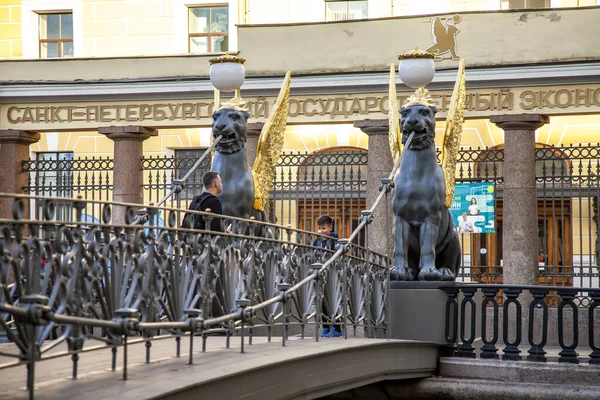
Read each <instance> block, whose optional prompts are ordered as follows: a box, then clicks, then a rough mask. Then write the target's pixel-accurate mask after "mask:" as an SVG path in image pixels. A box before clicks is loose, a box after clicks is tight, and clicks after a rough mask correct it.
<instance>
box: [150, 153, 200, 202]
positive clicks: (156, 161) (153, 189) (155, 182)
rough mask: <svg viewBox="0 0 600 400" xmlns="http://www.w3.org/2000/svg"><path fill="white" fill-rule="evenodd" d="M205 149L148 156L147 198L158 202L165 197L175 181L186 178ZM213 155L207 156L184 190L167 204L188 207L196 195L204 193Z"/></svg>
mask: <svg viewBox="0 0 600 400" xmlns="http://www.w3.org/2000/svg"><path fill="white" fill-rule="evenodd" d="M204 151H205V149H202V150H200V149H198V150H196V149H185V150H176V152H175V155H173V156H160V157H152V156H150V157H144V158H143V159H142V170H143V171H144V184H143V188H144V201H146V202H147V203H157V202H158V201H160V200H161V199H162V198H163V197H165V196H166V195H167V194H168V193H169V191H170V190H171V189H172V187H173V180H177V179H182V178H183V177H184V176H185V175H186V174H187V173H188V172H189V171H190V169H192V168H193V166H194V164H195V163H196V161H198V158H200V156H201V155H202V153H204ZM210 164H211V160H210V157H207V158H206V159H204V160H203V161H202V162H201V163H200V165H198V167H197V168H196V169H194V170H193V171H192V173H191V175H190V177H189V179H188V181H187V183H186V185H185V187H184V188H183V189H182V190H181V192H179V193H177V195H176V196H172V197H171V198H169V199H168V200H167V202H166V203H165V206H168V207H175V208H186V207H187V205H188V203H189V202H190V201H191V200H192V199H193V198H194V196H197V195H199V194H200V193H202V190H203V185H202V176H203V175H204V173H205V172H207V171H209V170H210Z"/></svg>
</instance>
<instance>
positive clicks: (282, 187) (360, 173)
mask: <svg viewBox="0 0 600 400" xmlns="http://www.w3.org/2000/svg"><path fill="white" fill-rule="evenodd" d="M367 159H368V155H367V152H366V151H365V150H363V149H358V148H346V147H343V148H332V149H329V150H328V151H326V152H320V153H283V154H282V155H281V157H280V159H279V163H278V165H277V171H276V174H275V179H274V181H273V190H272V191H271V195H270V201H269V210H268V213H269V216H270V218H271V221H272V222H275V221H276V222H277V223H279V224H281V225H286V226H287V225H291V226H295V227H298V228H299V229H305V230H308V231H313V230H316V225H315V224H316V220H317V219H318V218H319V216H321V215H324V214H325V215H329V216H330V217H331V218H332V219H333V220H334V230H335V231H336V232H337V233H338V234H340V236H348V235H349V234H350V232H352V231H353V230H354V229H355V228H356V226H357V225H358V221H359V219H360V213H361V210H364V209H365V208H366V198H367V193H366V185H367Z"/></svg>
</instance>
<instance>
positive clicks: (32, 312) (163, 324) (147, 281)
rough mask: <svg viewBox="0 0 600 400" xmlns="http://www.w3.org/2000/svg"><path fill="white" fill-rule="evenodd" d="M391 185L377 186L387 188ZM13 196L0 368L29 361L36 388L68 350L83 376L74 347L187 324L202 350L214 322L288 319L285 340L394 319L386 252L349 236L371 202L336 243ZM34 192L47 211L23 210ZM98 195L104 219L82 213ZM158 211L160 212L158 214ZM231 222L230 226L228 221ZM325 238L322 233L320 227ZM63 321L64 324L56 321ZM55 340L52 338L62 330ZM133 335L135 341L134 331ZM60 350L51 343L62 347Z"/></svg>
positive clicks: (4, 255) (379, 325)
mask: <svg viewBox="0 0 600 400" xmlns="http://www.w3.org/2000/svg"><path fill="white" fill-rule="evenodd" d="M387 193H388V191H385V193H382V194H381V196H380V197H381V198H382V197H383V196H384V195H387ZM0 197H3V198H6V197H13V198H16V200H15V207H13V212H14V220H2V221H0V231H1V232H2V238H1V239H0V288H1V289H2V290H0V330H3V331H5V332H6V334H7V335H8V337H9V338H10V339H11V340H12V341H14V343H15V345H16V348H15V350H14V351H12V352H11V351H6V350H4V349H3V350H2V351H0V356H2V357H10V358H12V359H14V360H15V361H14V362H12V363H5V364H2V365H0V370H1V369H5V368H10V367H16V366H19V365H23V364H27V366H28V375H27V388H28V390H29V394H30V398H33V396H34V388H35V386H34V380H35V364H36V363H37V362H39V361H43V360H46V359H51V358H56V357H59V356H71V359H72V362H73V377H74V378H76V377H77V371H78V360H79V354H81V353H83V352H86V351H97V350H99V349H102V348H105V349H107V350H110V351H112V355H113V357H112V368H113V370H115V368H116V357H117V351H118V350H117V349H118V348H119V347H122V348H123V349H124V352H123V355H124V360H123V361H124V363H123V365H124V367H123V377H124V379H127V346H128V344H132V342H137V343H145V344H146V357H147V360H149V359H150V357H151V354H150V349H151V342H152V340H158V339H164V338H165V337H172V338H174V339H175V340H176V343H177V354H179V352H180V340H181V338H182V337H183V336H185V335H186V333H187V334H189V338H190V342H191V343H190V351H189V354H188V356H189V363H193V359H194V352H193V348H192V343H193V338H194V336H195V335H196V334H200V335H202V342H203V350H205V349H206V341H207V340H208V335H209V333H211V332H217V331H219V332H224V333H225V335H226V336H227V343H228V347H229V341H230V337H231V336H232V335H239V336H240V338H241V343H242V346H241V348H242V352H243V351H244V350H243V349H244V347H243V344H244V340H245V339H244V335H245V334H247V335H249V338H247V339H246V340H249V341H250V343H251V341H252V336H253V332H254V331H256V330H258V329H260V328H263V329H264V328H267V330H268V335H269V340H270V338H271V329H272V328H273V327H274V326H283V330H282V331H283V335H282V337H281V340H282V342H283V345H285V343H286V340H288V338H287V335H288V332H289V330H290V328H291V327H293V326H297V327H299V328H300V330H301V332H302V336H303V337H304V331H305V328H306V327H307V326H313V327H314V331H315V335H316V340H319V333H320V328H321V327H322V326H323V325H331V324H335V325H340V326H342V327H343V328H342V329H343V332H344V335H345V337H348V334H349V332H354V334H356V333H357V330H358V329H362V330H364V333H365V336H371V335H373V334H377V332H379V334H383V335H385V332H386V330H387V310H388V308H387V287H388V286H389V274H388V271H389V259H388V258H387V257H384V256H382V255H380V254H377V253H374V252H372V251H370V250H369V249H368V248H365V247H361V246H357V245H354V244H353V243H352V239H353V238H354V237H355V236H356V235H358V232H360V231H365V236H368V229H367V224H368V223H369V222H370V221H371V213H372V211H369V212H368V211H364V212H363V216H362V218H361V222H360V224H359V226H358V227H357V229H356V230H355V231H354V232H353V233H352V235H350V237H349V239H340V240H338V241H337V245H336V247H335V249H333V250H332V249H329V248H321V247H315V246H313V243H314V240H315V239H316V238H317V237H318V235H316V234H314V233H313V232H306V231H302V230H297V229H292V228H284V227H282V226H278V225H274V224H268V223H260V222H256V221H253V220H241V219H235V218H227V219H226V218H223V217H222V216H215V215H212V214H207V213H201V212H191V214H193V215H194V216H195V218H203V219H204V220H205V223H206V226H210V222H211V220H212V219H213V218H220V219H221V220H220V227H221V229H223V231H221V232H216V231H209V230H189V229H182V228H178V225H177V224H176V221H177V220H180V219H181V218H180V217H178V214H181V213H184V212H186V211H185V210H179V209H171V208H164V207H161V208H158V207H147V208H146V210H145V212H146V213H147V215H148V222H147V223H146V224H145V225H136V224H132V222H133V221H134V220H135V218H136V211H137V209H138V208H139V205H134V204H123V203H109V202H95V201H94V202H89V201H85V200H73V199H66V198H61V199H55V198H39V197H28V196H23V195H10V194H0ZM33 201H35V203H36V204H37V205H39V206H40V207H41V209H42V218H41V219H29V218H28V216H27V214H26V213H25V212H24V210H26V209H27V208H28V207H30V205H29V203H30V202H33ZM57 201H60V202H64V203H67V204H68V205H69V206H70V207H71V208H72V209H73V210H75V214H74V217H73V219H72V220H71V221H68V222H65V221H61V220H59V219H57V215H56V213H55V211H56V204H57ZM88 203H94V206H93V207H94V208H97V209H100V210H102V213H101V220H100V221H99V222H91V223H87V222H82V215H83V213H84V211H85V210H86V209H87V208H88V207H89V204H88ZM117 206H118V207H126V210H127V211H126V212H125V215H126V223H127V224H126V225H114V224H111V212H112V209H113V208H114V207H117ZM159 212H162V215H165V216H166V217H165V221H166V223H165V224H160V223H159V221H158V218H157V216H158V215H159ZM225 227H229V228H228V229H227V230H225ZM321 239H322V238H321ZM57 330H58V332H57ZM56 337H57V340H54V341H51V340H50V339H53V338H56ZM132 337H137V339H134V340H133V341H130V339H129V338H132ZM65 343H66V349H65V351H64V352H61V353H58V354H57V353H56V352H54V353H53V354H49V352H50V351H51V350H52V349H56V348H57V346H64V345H65Z"/></svg>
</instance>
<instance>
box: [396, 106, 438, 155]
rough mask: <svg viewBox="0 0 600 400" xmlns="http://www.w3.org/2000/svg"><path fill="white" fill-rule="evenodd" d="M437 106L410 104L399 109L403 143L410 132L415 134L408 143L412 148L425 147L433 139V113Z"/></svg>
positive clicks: (429, 144)
mask: <svg viewBox="0 0 600 400" xmlns="http://www.w3.org/2000/svg"><path fill="white" fill-rule="evenodd" d="M436 113H437V108H435V107H432V106H426V105H420V104H417V105H410V106H406V107H404V108H402V109H401V110H400V129H401V130H402V144H405V143H406V141H407V140H408V137H409V136H410V134H411V132H413V131H414V132H415V136H414V137H413V140H412V142H411V144H410V148H411V149H413V150H422V149H426V148H428V147H430V146H432V145H433V143H434V141H435V114H436Z"/></svg>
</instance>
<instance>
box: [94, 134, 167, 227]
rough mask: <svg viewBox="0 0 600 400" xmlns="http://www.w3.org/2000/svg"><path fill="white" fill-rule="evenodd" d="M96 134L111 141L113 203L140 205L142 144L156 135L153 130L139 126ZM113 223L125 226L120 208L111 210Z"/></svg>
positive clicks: (142, 198) (142, 194)
mask: <svg viewBox="0 0 600 400" xmlns="http://www.w3.org/2000/svg"><path fill="white" fill-rule="evenodd" d="M98 132H100V133H101V134H103V135H106V137H108V138H109V139H111V140H112V141H114V142H115V151H114V152H115V168H114V172H113V187H114V189H113V201H119V202H125V203H134V204H143V203H144V192H143V189H142V184H143V182H144V177H143V171H142V157H143V154H144V145H143V142H144V140H146V139H148V138H149V137H150V136H156V135H157V134H158V133H157V131H156V129H150V128H146V127H143V126H110V127H106V128H99V129H98ZM113 222H114V223H117V224H124V223H125V210H124V209H122V208H121V207H118V208H115V209H114V210H113Z"/></svg>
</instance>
